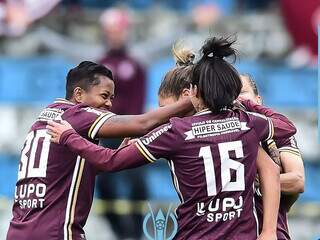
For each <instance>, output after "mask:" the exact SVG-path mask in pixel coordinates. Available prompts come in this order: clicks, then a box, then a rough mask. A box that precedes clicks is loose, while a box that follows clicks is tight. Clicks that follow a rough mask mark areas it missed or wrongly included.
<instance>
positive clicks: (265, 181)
mask: <svg viewBox="0 0 320 240" xmlns="http://www.w3.org/2000/svg"><path fill="white" fill-rule="evenodd" d="M257 169H258V174H259V177H260V187H261V191H262V200H263V226H262V231H261V234H260V236H259V238H258V239H259V240H264V239H266V240H275V239H277V235H276V232H277V220H278V211H279V204H280V172H279V167H278V166H277V165H276V164H275V163H274V162H273V161H272V159H271V158H270V157H269V156H268V154H267V153H266V152H265V151H264V150H263V149H262V148H261V147H259V149H258V156H257ZM270 186H272V187H270Z"/></svg>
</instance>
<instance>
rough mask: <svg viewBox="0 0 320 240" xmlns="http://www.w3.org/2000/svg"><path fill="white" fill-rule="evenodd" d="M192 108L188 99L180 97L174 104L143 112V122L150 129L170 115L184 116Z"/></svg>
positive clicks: (167, 119)
mask: <svg viewBox="0 0 320 240" xmlns="http://www.w3.org/2000/svg"><path fill="white" fill-rule="evenodd" d="M193 109H194V108H193V105H192V103H191V101H190V99H188V98H186V99H182V100H179V101H178V102H176V103H174V104H170V105H167V106H165V107H160V108H158V109H156V110H153V111H150V112H147V113H145V114H144V116H143V117H144V122H145V125H146V126H147V128H148V129H149V131H150V130H151V129H153V128H155V127H156V126H158V125H160V124H163V123H166V122H168V121H169V119H170V118H171V117H184V116H185V115H186V114H187V113H189V112H190V111H191V110H193Z"/></svg>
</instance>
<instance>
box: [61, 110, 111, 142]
mask: <svg viewBox="0 0 320 240" xmlns="http://www.w3.org/2000/svg"><path fill="white" fill-rule="evenodd" d="M114 115H115V114H113V113H111V112H106V111H101V110H98V109H96V108H92V107H88V106H83V105H77V106H75V107H73V108H71V109H69V110H68V111H66V112H65V113H64V114H63V115H62V118H63V119H64V120H67V121H68V122H69V123H70V124H71V125H72V127H73V128H74V129H75V130H76V131H77V132H78V133H79V134H80V135H81V136H82V137H85V138H89V139H95V138H96V135H97V133H98V131H99V129H100V128H101V126H102V125H103V124H104V123H105V122H106V121H107V120H108V119H109V118H110V117H112V116H114Z"/></svg>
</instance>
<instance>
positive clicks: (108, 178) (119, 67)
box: [98, 9, 147, 239]
mask: <svg viewBox="0 0 320 240" xmlns="http://www.w3.org/2000/svg"><path fill="white" fill-rule="evenodd" d="M100 21H101V25H102V28H103V33H104V37H105V40H106V44H107V47H108V51H107V53H106V55H105V57H104V58H103V59H101V61H100V62H101V63H103V64H105V65H107V66H108V67H109V68H110V69H111V70H112V71H113V74H114V79H115V86H116V87H115V99H114V102H113V107H112V111H113V112H114V113H117V114H139V113H141V112H142V111H143V108H144V104H145V81H146V77H145V70H144V68H143V67H142V66H141V65H140V64H139V63H138V62H137V61H136V60H135V59H134V58H133V57H131V56H130V55H129V53H128V49H127V47H126V44H127V41H128V34H129V28H130V19H129V15H128V13H127V12H126V11H125V10H121V9H109V10H106V11H105V12H103V14H102V15H101V18H100ZM120 142H121V139H113V140H103V141H102V145H104V146H107V147H109V148H117V147H118V146H119V145H120ZM143 176H144V174H143V169H135V170H130V171H124V172H121V173H118V174H107V173H106V174H102V175H101V176H100V177H99V179H98V189H99V190H100V193H101V197H102V199H104V200H107V202H106V204H109V206H108V207H107V208H106V209H108V211H107V212H106V213H105V216H106V218H107V219H108V220H109V221H110V224H111V226H112V228H113V230H114V232H115V234H116V235H117V236H118V238H119V239H126V238H131V239H139V238H140V237H141V234H142V216H141V214H140V213H134V212H131V213H130V211H128V214H125V215H123V214H122V215H120V214H118V212H117V209H118V208H117V207H116V206H114V207H113V203H114V202H115V201H114V200H117V199H119V198H121V199H124V197H123V196H120V195H121V189H120V188H121V187H119V182H121V183H123V185H124V187H125V188H126V189H128V194H126V195H128V200H132V201H139V200H145V199H146V198H147V192H146V186H145V182H144V177H143ZM117 186H118V187H117ZM129 203H130V201H129ZM128 209H134V208H133V207H129V208H128ZM135 210H137V209H135Z"/></svg>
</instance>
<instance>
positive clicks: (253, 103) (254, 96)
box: [240, 74, 304, 240]
mask: <svg viewBox="0 0 320 240" xmlns="http://www.w3.org/2000/svg"><path fill="white" fill-rule="evenodd" d="M241 81H242V85H243V87H242V89H241V93H240V98H241V99H243V100H249V101H242V103H243V104H245V106H246V108H247V110H248V111H254V112H258V113H261V114H264V115H266V116H268V117H272V114H274V113H273V112H272V111H270V109H266V108H265V107H263V106H262V97H261V96H260V95H259V92H258V88H257V85H256V83H255V81H254V80H253V79H252V78H251V77H250V75H248V74H243V75H241ZM275 143H276V146H277V148H278V149H279V152H280V165H281V168H282V172H281V174H280V184H281V201H280V206H279V214H278V225H277V237H278V240H290V239H291V238H290V234H289V229H288V218H287V213H288V211H289V209H290V207H291V206H292V205H293V203H294V202H295V201H296V200H297V199H298V196H299V194H300V193H302V192H303V191H304V166H303V161H302V158H301V154H300V151H299V148H298V146H297V142H296V139H295V137H294V136H292V137H290V138H282V139H276V141H275ZM255 202H256V208H257V215H258V220H259V222H260V223H261V222H262V217H263V209H262V197H261V193H260V191H259V189H257V190H256V192H255ZM260 231H261V229H260Z"/></svg>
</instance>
